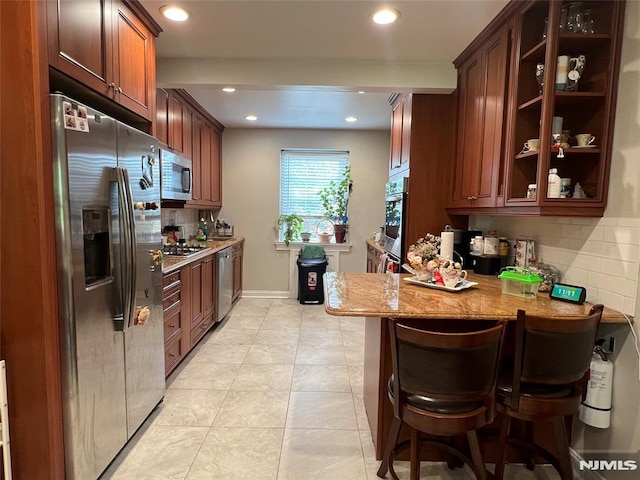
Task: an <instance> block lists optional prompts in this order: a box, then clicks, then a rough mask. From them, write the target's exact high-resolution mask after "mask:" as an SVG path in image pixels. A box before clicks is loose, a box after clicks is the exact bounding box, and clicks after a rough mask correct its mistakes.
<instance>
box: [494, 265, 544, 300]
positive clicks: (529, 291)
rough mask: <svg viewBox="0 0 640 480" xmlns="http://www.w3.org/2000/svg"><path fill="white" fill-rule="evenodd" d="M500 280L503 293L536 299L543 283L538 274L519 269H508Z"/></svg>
mask: <svg viewBox="0 0 640 480" xmlns="http://www.w3.org/2000/svg"><path fill="white" fill-rule="evenodd" d="M498 278H499V279H500V281H501V283H502V293H504V294H506V295H514V296H516V297H522V298H536V297H537V296H538V287H539V286H540V283H541V282H542V279H541V278H540V276H539V275H538V274H536V273H532V272H530V271H529V270H527V269H524V268H519V267H507V268H506V269H505V270H504V271H503V272H502V273H501V274H500V275H498Z"/></svg>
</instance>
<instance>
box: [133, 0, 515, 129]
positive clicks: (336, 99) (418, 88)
mask: <svg viewBox="0 0 640 480" xmlns="http://www.w3.org/2000/svg"><path fill="white" fill-rule="evenodd" d="M141 3H142V5H143V6H144V7H145V8H146V9H147V11H148V12H149V13H150V14H151V15H152V16H153V17H154V19H156V21H157V22H158V23H159V24H160V25H161V27H162V28H163V30H164V31H163V32H162V33H161V34H160V37H159V38H158V41H157V47H156V49H157V67H158V68H157V69H158V86H160V87H163V86H164V87H171V88H184V89H186V90H187V91H188V92H189V93H190V94H191V95H192V96H193V97H194V98H195V99H196V100H197V101H198V102H199V103H200V104H201V105H203V106H204V107H205V108H206V109H207V110H208V111H209V112H210V113H211V114H212V115H213V116H214V117H216V118H217V119H218V120H219V121H220V122H222V123H223V124H224V125H225V126H226V127H227V128H229V127H231V128H249V127H261V128H265V127H266V128H338V129H343V128H351V129H388V128H389V124H390V107H389V103H388V98H389V95H390V94H391V93H392V92H398V91H414V92H427V93H428V92H448V91H451V90H452V89H453V88H455V78H456V77H455V69H454V68H453V65H452V64H451V62H452V61H453V60H454V59H455V58H456V57H457V56H458V55H459V54H460V53H461V52H462V50H463V49H464V48H465V47H466V46H467V45H468V44H469V43H470V42H471V40H473V38H474V37H475V36H476V35H477V34H478V33H479V32H480V31H481V30H482V28H484V26H485V25H486V24H487V23H489V21H490V20H491V19H492V18H493V17H495V15H496V14H497V13H498V12H499V11H500V10H501V9H502V7H503V6H504V5H505V4H506V3H507V1H506V0H444V1H440V0H414V1H396V2H394V1H391V2H386V3H384V2H378V1H369V0H356V1H351V0H328V1H327V0H324V1H314V0H290V1H282V0H277V1H274V0H253V1H250V0H247V1H245V0H234V1H219V0H196V1H193V0H192V1H180V0H176V1H175V2H171V1H170V0H160V1H158V0H141ZM166 4H176V5H180V6H182V7H184V8H186V9H187V10H188V11H189V12H191V14H192V18H191V19H190V20H189V21H187V22H184V23H174V22H170V21H168V20H166V19H165V18H164V17H162V16H161V15H160V12H159V8H160V7H161V6H163V5H166ZM381 5H387V6H392V7H394V8H397V9H398V10H399V11H400V12H401V16H400V19H399V21H398V22H396V23H395V24H392V25H386V26H379V25H374V24H373V23H372V22H371V21H370V19H369V15H370V13H371V12H373V11H374V10H375V9H376V8H377V7H379V6H381ZM228 85H230V86H234V87H236V88H237V90H236V92H235V93H232V94H227V93H224V92H222V91H221V88H222V87H223V86H228ZM358 91H365V93H364V94H358V93H357V92H358ZM249 113H253V114H256V115H257V116H258V117H259V119H258V121H256V122H252V123H250V122H248V121H246V120H245V119H244V116H245V115H246V114H249ZM349 115H353V116H356V117H358V119H359V120H358V121H357V122H355V123H347V122H345V121H344V118H345V117H346V116H349Z"/></svg>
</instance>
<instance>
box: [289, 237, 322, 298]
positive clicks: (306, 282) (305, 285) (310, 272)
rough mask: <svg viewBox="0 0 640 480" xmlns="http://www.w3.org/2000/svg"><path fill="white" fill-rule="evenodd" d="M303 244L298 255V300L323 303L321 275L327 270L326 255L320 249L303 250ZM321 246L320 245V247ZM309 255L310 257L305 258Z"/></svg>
mask: <svg viewBox="0 0 640 480" xmlns="http://www.w3.org/2000/svg"><path fill="white" fill-rule="evenodd" d="M305 247H306V245H303V247H302V249H301V250H300V254H299V255H298V259H297V260H296V263H297V264H298V300H300V303H318V304H322V303H324V288H323V283H322V275H323V274H324V272H326V271H327V264H328V263H329V262H328V261H327V257H326V255H325V254H324V249H322V251H321V253H322V256H316V255H318V254H319V253H320V252H319V251H318V250H317V249H316V250H313V249H311V248H309V249H306V250H305ZM320 248H322V247H320ZM306 257H311V258H306Z"/></svg>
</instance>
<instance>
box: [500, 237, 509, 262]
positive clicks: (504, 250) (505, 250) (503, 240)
mask: <svg viewBox="0 0 640 480" xmlns="http://www.w3.org/2000/svg"><path fill="white" fill-rule="evenodd" d="M499 240H500V241H499V244H498V255H500V256H501V257H506V256H508V255H509V240H508V239H507V237H500V239H499Z"/></svg>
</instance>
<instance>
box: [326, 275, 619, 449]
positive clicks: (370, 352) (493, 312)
mask: <svg viewBox="0 0 640 480" xmlns="http://www.w3.org/2000/svg"><path fill="white" fill-rule="evenodd" d="M407 277H409V275H406V274H389V273H387V274H374V273H344V272H329V273H326V274H325V277H324V288H325V308H326V311H327V313H329V314H331V315H338V316H359V317H367V319H366V323H365V350H364V381H363V398H364V403H365V407H366V411H367V417H368V420H369V426H370V427H371V435H372V438H373V442H374V446H375V450H376V458H377V459H381V458H382V453H383V451H384V443H385V442H386V440H387V435H388V431H389V428H390V426H391V420H392V418H393V411H392V406H391V403H390V402H389V400H388V399H387V379H388V378H389V376H390V375H391V349H390V340H389V330H388V328H387V322H386V319H387V318H390V317H393V318H409V319H424V321H425V323H427V322H428V323H429V324H433V325H441V326H442V325H443V324H448V325H449V326H451V322H453V321H456V322H468V321H473V322H482V321H495V320H503V321H513V320H515V319H516V315H517V311H518V309H524V310H526V311H527V313H531V314H534V315H552V316H554V317H557V318H558V319H559V320H561V319H563V318H572V317H576V316H582V315H586V314H587V313H588V312H589V310H590V308H591V305H590V304H586V303H585V304H584V305H574V304H570V303H566V302H560V301H556V300H551V299H549V296H548V294H545V293H540V294H538V297H537V298H536V299H524V298H519V297H515V296H511V295H504V294H502V291H501V285H500V280H498V278H496V277H493V276H485V275H475V274H473V273H469V276H468V280H470V281H474V282H478V285H477V286H476V287H474V288H470V289H466V290H463V291H459V292H448V291H442V290H437V289H430V288H425V287H422V286H418V285H413V284H410V283H408V282H406V281H404V280H403V279H404V278H407ZM625 322H626V319H625V317H624V315H622V314H621V313H620V312H617V311H615V310H611V309H608V308H605V310H604V313H603V315H602V323H625ZM508 339H509V330H507V345H506V346H505V349H508V348H509V344H508V342H509V340H508Z"/></svg>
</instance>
